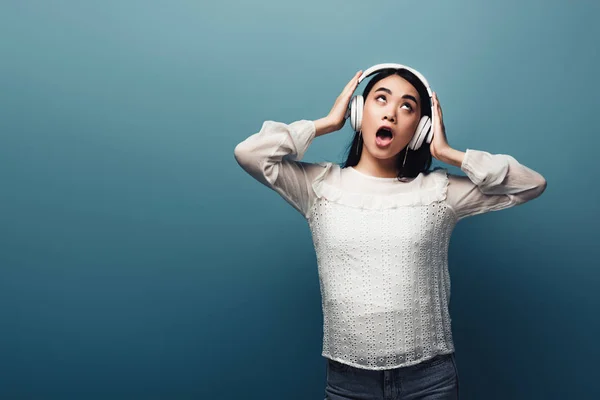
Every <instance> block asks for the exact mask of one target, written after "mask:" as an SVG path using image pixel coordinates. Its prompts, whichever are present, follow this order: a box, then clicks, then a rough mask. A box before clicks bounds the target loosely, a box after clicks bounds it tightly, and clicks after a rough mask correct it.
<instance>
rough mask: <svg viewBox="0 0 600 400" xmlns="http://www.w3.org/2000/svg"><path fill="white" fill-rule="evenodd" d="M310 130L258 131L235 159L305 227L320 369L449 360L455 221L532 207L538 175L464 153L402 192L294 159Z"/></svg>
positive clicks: (387, 181) (390, 181)
mask: <svg viewBox="0 0 600 400" xmlns="http://www.w3.org/2000/svg"><path fill="white" fill-rule="evenodd" d="M315 133H316V130H315V125H314V122H313V121H310V120H299V121H295V122H293V123H291V124H284V123H280V122H274V121H265V122H264V123H263V126H262V128H261V130H260V131H259V132H257V133H255V134H253V135H251V136H249V137H248V138H247V139H245V140H244V141H243V142H241V143H239V144H238V145H237V146H236V148H235V151H234V154H235V158H236V160H237V162H238V163H239V165H240V166H241V167H242V168H243V169H244V170H245V171H246V172H247V173H248V174H250V175H251V176H252V177H254V178H255V179H256V180H258V181H259V182H261V183H262V184H264V185H265V186H267V187H269V188H271V189H272V190H274V191H275V192H277V193H279V195H280V196H281V197H283V198H284V199H285V200H286V201H287V202H288V203H289V204H290V205H292V206H293V207H294V208H295V209H296V210H297V211H299V212H300V213H301V214H302V215H303V216H304V217H305V218H306V220H307V222H308V224H309V227H310V231H311V234H312V239H313V243H314V248H315V251H316V258H317V264H318V275H319V282H320V288H321V301H322V308H323V351H322V355H323V356H324V357H327V358H330V359H333V360H336V361H339V362H341V363H345V364H348V365H352V366H354V367H358V368H364V369H372V370H383V369H390V368H397V367H402V366H408V365H413V364H416V363H419V362H421V361H424V360H427V359H429V358H432V357H434V356H436V355H438V354H447V353H451V352H453V351H454V344H453V340H452V332H451V318H450V315H449V309H448V307H449V300H450V276H449V272H448V245H449V242H450V236H451V234H452V231H453V229H454V227H455V225H456V223H457V222H458V221H459V220H461V219H462V218H465V217H468V216H472V215H476V214H481V213H485V212H489V211H497V210H502V209H505V208H509V207H512V206H515V205H518V204H522V203H525V202H527V201H530V200H532V199H534V198H536V197H538V196H539V195H541V194H542V192H543V191H544V190H545V188H546V181H545V179H544V177H543V176H542V175H540V174H539V173H538V172H536V171H534V170H532V169H530V168H528V167H526V166H524V165H522V164H520V163H519V162H517V160H515V159H514V158H513V157H511V156H509V155H504V154H495V155H492V154H490V153H487V152H483V151H477V150H472V149H467V151H466V154H465V157H464V160H463V163H462V165H461V170H462V171H464V172H465V173H466V174H467V176H460V175H453V174H449V173H448V171H447V170H446V169H441V168H440V169H436V170H433V171H430V172H429V173H421V174H419V175H418V176H417V177H416V178H414V179H412V180H409V181H399V180H398V179H397V178H382V177H375V176H370V175H366V174H364V173H362V172H359V171H358V170H356V169H354V168H353V167H348V168H341V167H340V166H339V165H338V164H334V163H331V162H322V163H307V162H303V161H301V160H302V157H303V156H304V154H305V152H306V150H307V149H308V147H309V146H310V144H311V142H312V141H313V139H314V138H315Z"/></svg>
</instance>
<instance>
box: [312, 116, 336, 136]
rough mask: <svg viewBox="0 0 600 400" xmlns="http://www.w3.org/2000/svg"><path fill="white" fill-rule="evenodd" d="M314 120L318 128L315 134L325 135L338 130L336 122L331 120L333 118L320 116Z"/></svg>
mask: <svg viewBox="0 0 600 400" xmlns="http://www.w3.org/2000/svg"><path fill="white" fill-rule="evenodd" d="M313 122H314V124H315V130H316V133H315V136H321V135H325V134H327V133H331V132H333V131H335V130H336V128H335V126H334V124H333V123H332V122H331V119H329V118H327V117H323V118H319V119H317V120H314V121H313Z"/></svg>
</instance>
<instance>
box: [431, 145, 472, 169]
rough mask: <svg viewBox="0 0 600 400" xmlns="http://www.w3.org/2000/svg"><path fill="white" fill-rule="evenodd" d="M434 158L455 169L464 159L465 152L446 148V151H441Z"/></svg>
mask: <svg viewBox="0 0 600 400" xmlns="http://www.w3.org/2000/svg"><path fill="white" fill-rule="evenodd" d="M436 158H438V159H439V160H440V161H442V162H443V163H446V164H450V165H454V166H455V167H459V168H460V166H461V165H462V163H463V160H464V158H465V152H464V151H460V150H456V149H453V148H452V147H447V148H446V149H444V150H442V151H441V152H440V154H439V155H438V157H436Z"/></svg>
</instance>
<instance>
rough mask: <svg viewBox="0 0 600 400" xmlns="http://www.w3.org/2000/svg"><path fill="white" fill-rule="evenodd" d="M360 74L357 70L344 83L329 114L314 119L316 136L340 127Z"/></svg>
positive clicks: (344, 119) (344, 120)
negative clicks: (344, 85)
mask: <svg viewBox="0 0 600 400" xmlns="http://www.w3.org/2000/svg"><path fill="white" fill-rule="evenodd" d="M361 74H362V71H358V72H357V73H356V74H355V75H354V76H353V77H352V79H350V81H349V82H348V83H347V84H346V87H344V90H342V93H340V95H339V96H338V97H337V99H336V100H335V103H334V104H333V107H332V108H331V110H330V111H329V114H328V115H327V116H326V117H325V118H321V119H320V120H318V121H315V125H316V127H317V136H319V135H322V134H325V133H329V132H334V131H338V130H340V129H342V127H343V126H344V123H345V122H346V118H345V116H346V110H348V105H349V104H350V99H351V98H352V94H353V93H354V90H356V87H357V86H358V78H360V76H361Z"/></svg>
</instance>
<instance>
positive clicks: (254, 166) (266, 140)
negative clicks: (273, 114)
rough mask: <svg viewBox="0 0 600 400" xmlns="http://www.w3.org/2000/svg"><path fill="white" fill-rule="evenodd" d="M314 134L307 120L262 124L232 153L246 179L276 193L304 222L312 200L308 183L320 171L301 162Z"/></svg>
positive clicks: (320, 164)
mask: <svg viewBox="0 0 600 400" xmlns="http://www.w3.org/2000/svg"><path fill="white" fill-rule="evenodd" d="M315 133H316V128H315V125H314V122H313V121H310V120H299V121H295V122H292V123H291V124H285V123H281V122H275V121H265V122H264V123H263V125H262V127H261V129H260V131H259V132H257V133H255V134H253V135H251V136H249V137H248V138H246V139H245V140H244V141H242V142H241V143H239V144H238V145H237V146H236V147H235V149H234V155H235V159H236V160H237V162H238V164H239V165H240V166H241V167H242V168H243V169H244V170H245V171H246V172H247V173H248V174H250V176H252V177H253V178H254V179H256V180H257V181H259V182H260V183H262V184H263V185H265V186H267V187H268V188H270V189H272V190H274V191H275V192H277V193H279V195H281V197H283V198H284V199H285V200H286V201H287V202H288V203H289V204H291V205H292V206H293V207H294V208H295V209H296V210H298V211H299V212H300V213H301V214H302V215H303V216H304V217H305V218H307V217H308V212H309V210H310V207H311V205H312V204H313V202H314V200H315V199H316V195H315V193H314V191H313V188H312V182H313V180H314V179H315V178H316V177H317V176H318V175H319V174H320V173H321V172H322V171H323V169H324V164H323V163H307V162H303V161H301V160H302V158H303V157H304V154H305V152H306V151H307V150H308V147H309V146H310V144H311V143H312V141H313V140H314V138H315Z"/></svg>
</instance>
